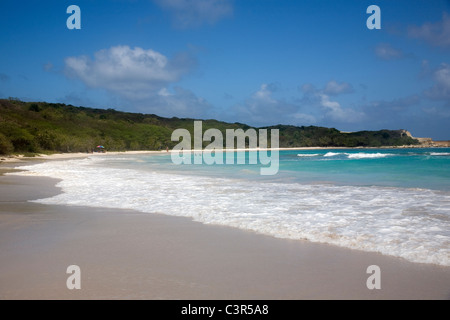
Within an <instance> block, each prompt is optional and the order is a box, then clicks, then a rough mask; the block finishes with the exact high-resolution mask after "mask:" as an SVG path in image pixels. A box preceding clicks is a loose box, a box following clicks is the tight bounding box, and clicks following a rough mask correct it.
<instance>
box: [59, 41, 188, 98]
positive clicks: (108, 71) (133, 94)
mask: <svg viewBox="0 0 450 320" xmlns="http://www.w3.org/2000/svg"><path fill="white" fill-rule="evenodd" d="M175 60H176V59H175ZM175 60H169V59H168V58H167V57H166V56H164V55H163V54H161V53H159V52H156V51H153V50H151V49H148V50H145V49H142V48H139V47H135V48H133V49H131V48H130V47H129V46H116V47H111V48H109V49H103V50H100V51H98V52H96V53H95V54H94V59H91V58H90V57H88V56H79V57H68V58H66V59H65V66H66V73H67V74H68V75H69V76H72V77H74V78H78V79H80V80H81V81H83V82H84V83H85V84H86V85H87V86H88V87H91V88H103V89H107V90H110V91H113V92H115V93H119V94H120V95H122V96H125V97H127V98H131V99H133V98H145V97H148V96H150V95H152V94H153V93H154V92H156V91H158V90H160V89H161V88H163V87H165V86H166V85H167V84H169V83H172V82H176V81H178V80H179V79H180V77H181V76H182V75H183V74H184V73H186V70H187V69H188V66H186V65H184V66H176V65H175V63H173V61H175Z"/></svg>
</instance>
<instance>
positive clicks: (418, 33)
mask: <svg viewBox="0 0 450 320" xmlns="http://www.w3.org/2000/svg"><path fill="white" fill-rule="evenodd" d="M408 34H409V36H410V37H412V38H418V39H422V40H424V41H426V42H428V43H429V44H431V45H433V46H439V47H450V16H449V15H448V14H447V13H444V14H443V15H442V20H441V21H438V22H435V23H431V22H426V23H424V24H423V25H421V26H420V27H417V26H411V27H410V28H409V30H408Z"/></svg>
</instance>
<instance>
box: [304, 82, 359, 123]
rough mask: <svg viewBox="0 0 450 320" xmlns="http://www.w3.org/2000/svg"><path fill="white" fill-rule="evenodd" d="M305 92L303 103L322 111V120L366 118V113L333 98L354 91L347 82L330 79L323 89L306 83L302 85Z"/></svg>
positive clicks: (345, 120) (356, 120) (340, 120)
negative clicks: (345, 106)
mask: <svg viewBox="0 0 450 320" xmlns="http://www.w3.org/2000/svg"><path fill="white" fill-rule="evenodd" d="M300 91H301V92H303V99H302V101H301V105H302V106H305V107H308V108H315V109H318V110H319V111H320V118H319V117H317V116H316V118H317V119H320V121H322V122H325V123H329V122H330V121H331V122H333V123H334V122H339V123H355V122H358V121H360V120H361V119H363V118H364V116H365V114H364V113H363V112H361V111H357V110H354V109H352V108H344V107H342V106H341V104H340V103H339V102H338V101H335V100H332V99H331V97H332V96H333V97H336V96H338V95H340V94H344V93H352V92H354V90H353V86H352V85H351V84H349V83H347V82H341V83H339V82H336V81H334V80H332V81H329V82H328V83H327V84H326V85H325V86H324V88H323V89H317V88H316V87H314V86H313V85H312V84H309V83H307V84H304V85H302V86H301V87H300Z"/></svg>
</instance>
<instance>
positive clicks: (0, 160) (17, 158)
mask: <svg viewBox="0 0 450 320" xmlns="http://www.w3.org/2000/svg"><path fill="white" fill-rule="evenodd" d="M415 148H417V149H427V148H430V149H442V148H444V149H445V148H449V147H442V146H433V147H431V146H425V145H419V146H416V145H405V146H382V147H294V148H273V149H271V148H254V149H250V148H245V149H236V148H235V149H218V150H217V151H216V152H242V151H308V150H373V149H415ZM205 151H206V150H204V149H202V150H196V149H192V150H185V151H184V152H205ZM208 151H209V152H210V151H211V150H208ZM172 152H174V151H173V150H169V151H166V150H160V151H157V150H130V151H108V152H104V153H100V152H99V153H97V152H93V153H83V152H74V153H53V154H39V155H36V156H34V157H25V156H23V155H3V156H1V155H0V165H1V164H6V163H12V162H14V163H18V162H19V163H20V162H22V161H33V160H67V159H76V158H85V157H89V156H102V155H133V154H161V155H162V154H167V153H172Z"/></svg>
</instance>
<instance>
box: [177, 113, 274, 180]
mask: <svg viewBox="0 0 450 320" xmlns="http://www.w3.org/2000/svg"><path fill="white" fill-rule="evenodd" d="M225 136H226V148H225V152H226V155H225V164H235V151H236V150H237V151H246V150H248V151H254V152H249V154H248V160H249V161H248V164H258V160H259V163H260V164H262V165H263V166H262V167H261V168H260V174H261V175H275V174H277V173H278V169H279V151H278V148H279V144H280V142H279V136H280V133H279V129H270V148H269V147H268V141H267V140H268V132H267V129H259V130H258V132H257V131H256V130H255V129H253V128H249V129H247V130H246V131H244V130H243V129H226V131H225ZM180 139H182V140H181V141H180ZM246 139H248V149H247V148H246V143H245V142H246ZM171 140H172V141H178V142H179V143H178V144H177V145H176V146H175V147H174V148H173V149H172V152H171V158H172V162H173V163H174V164H192V162H193V163H194V164H203V163H204V164H208V165H212V164H223V163H224V156H223V152H224V148H223V145H224V144H223V142H224V141H223V134H222V132H221V131H220V130H219V129H216V128H210V129H208V130H206V131H205V132H204V133H203V123H202V121H194V141H193V142H194V144H193V146H194V149H191V148H192V139H191V133H190V132H189V131H188V130H187V129H176V130H174V131H173V132H172V136H171ZM235 141H236V145H235ZM203 142H210V144H208V145H207V146H206V147H205V148H204V149H203ZM192 153H193V154H194V157H193V158H194V160H193V161H192V159H191V154H192ZM245 158H246V157H238V158H237V164H246V159H245Z"/></svg>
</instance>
